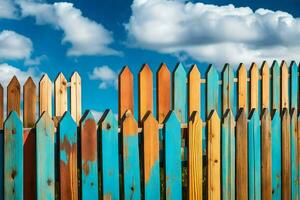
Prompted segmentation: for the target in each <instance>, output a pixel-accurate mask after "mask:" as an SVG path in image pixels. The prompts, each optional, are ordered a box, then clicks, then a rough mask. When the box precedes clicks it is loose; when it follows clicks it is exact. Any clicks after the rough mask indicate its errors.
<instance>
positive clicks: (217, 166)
mask: <svg viewBox="0 0 300 200" xmlns="http://www.w3.org/2000/svg"><path fill="white" fill-rule="evenodd" d="M220 131H221V130H220V119H219V116H218V113H217V112H216V111H215V110H212V111H211V113H210V115H209V117H208V132H207V138H208V141H207V143H208V144H207V162H208V163H207V170H208V171H207V177H208V183H207V184H208V186H207V187H208V192H207V193H208V194H207V197H208V199H209V200H218V199H221V133H220Z"/></svg>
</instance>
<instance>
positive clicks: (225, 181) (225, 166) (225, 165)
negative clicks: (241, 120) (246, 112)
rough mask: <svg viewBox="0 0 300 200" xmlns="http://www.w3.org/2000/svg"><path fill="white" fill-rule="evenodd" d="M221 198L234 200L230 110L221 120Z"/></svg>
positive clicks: (233, 124)
mask: <svg viewBox="0 0 300 200" xmlns="http://www.w3.org/2000/svg"><path fill="white" fill-rule="evenodd" d="M221 137H222V139H221V142H222V156H221V158H222V160H221V161H222V165H221V167H222V197H223V198H224V199H228V200H230V199H232V200H234V199H235V122H234V116H233V114H232V111H231V110H230V109H227V111H226V112H225V114H224V118H223V120H222V136H221Z"/></svg>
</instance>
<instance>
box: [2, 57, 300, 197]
mask: <svg viewBox="0 0 300 200" xmlns="http://www.w3.org/2000/svg"><path fill="white" fill-rule="evenodd" d="M298 68H299V66H298V65H297V64H296V63H295V62H292V63H291V64H290V65H289V66H287V64H286V63H285V62H282V63H281V66H279V65H278V63H277V62H274V63H273V64H272V66H271V68H269V66H268V64H267V63H266V62H264V63H263V64H262V66H261V68H260V69H259V67H258V66H257V65H256V64H252V66H251V68H250V70H249V74H248V70H247V69H246V67H245V66H244V65H243V64H241V65H240V67H239V68H238V70H237V72H235V71H234V70H233V69H232V68H231V67H230V66H229V65H226V66H225V67H224V69H223V71H222V73H221V74H220V73H219V72H218V70H217V69H216V68H215V67H213V66H210V67H209V69H208V71H207V73H206V75H205V76H203V77H205V78H201V75H200V72H199V71H198V69H197V66H195V65H194V66H192V68H191V70H190V71H189V73H188V75H187V74H186V72H185V68H184V67H183V65H182V64H178V66H177V67H176V68H175V70H174V72H173V76H172V78H171V73H170V71H169V70H168V68H167V66H166V65H165V64H163V65H162V66H161V67H160V68H159V70H158V72H157V77H156V81H157V83H156V90H154V89H153V85H154V84H153V79H154V78H153V74H152V71H151V69H150V68H149V66H148V65H144V66H143V67H142V69H141V71H140V73H139V76H138V95H137V96H138V119H137V120H136V119H135V118H134V112H135V109H134V108H135V107H134V99H135V98H134V97H135V95H134V77H133V74H132V73H131V71H130V70H129V68H128V67H124V68H123V70H122V71H121V73H120V75H119V117H118V118H119V120H117V119H116V118H115V116H114V114H113V113H112V111H110V110H106V111H105V112H104V114H103V116H102V118H101V119H100V122H99V123H97V122H96V121H95V119H94V117H93V115H92V113H91V112H90V111H86V112H85V113H84V115H83V116H81V81H80V76H79V75H78V74H77V73H74V74H73V75H72V77H71V81H70V83H68V81H67V80H66V78H65V77H64V76H63V75H62V74H60V75H59V76H58V77H57V79H56V80H55V83H54V88H55V90H54V100H55V101H54V104H53V103H52V83H51V81H50V80H49V78H48V76H47V75H44V76H43V77H42V79H41V81H40V83H39V95H36V86H35V84H34V82H33V80H32V79H31V78H29V79H28V80H27V81H26V83H25V84H24V87H23V101H21V98H20V96H21V95H20V94H21V91H20V84H19V82H18V80H17V78H16V77H14V78H13V79H12V81H11V82H10V84H9V85H8V87H7V113H8V116H7V118H6V121H5V122H4V125H3V131H2V132H0V148H1V149H3V151H0V160H2V161H3V162H0V172H1V173H0V194H1V195H0V199H3V198H4V199H55V198H58V199H63V200H69V199H98V198H99V199H141V198H143V199H159V198H161V199H202V198H203V199H211V200H215V199H221V198H222V199H271V198H272V199H299V198H300V185H299V182H300V180H299V179H300V177H299V176H300V165H299V162H300V153H299V151H298V150H299V149H300V133H299V130H300V129H299V128H298V126H300V117H298V110H299V109H298V108H299V98H298V96H299V72H298ZM220 76H222V78H220ZM69 87H70V92H69V90H68V88H69ZM154 91H156V104H155V102H154V100H153V99H154V98H153V97H154V96H155V95H154ZM69 93H70V95H69ZM69 96H70V102H71V103H70V104H68V98H69ZM37 99H38V100H39V101H38V103H37ZM3 102H4V97H3V88H2V87H1V90H0V116H2V117H1V118H0V122H1V123H0V124H1V125H2V123H3V115H4V114H3V113H4V112H3ZM21 102H23V104H22V105H23V120H22V121H21V119H20V118H21V117H20V110H21V106H20V105H21ZM52 104H53V105H54V110H55V112H54V116H53V117H52V113H53V111H52ZM37 105H39V114H38V115H37V112H36V107H37ZM69 107H70V109H69ZM154 107H156V110H157V111H156V113H155V112H154V110H153V108H154ZM68 110H69V111H68ZM37 116H39V117H37ZM36 118H38V120H37V122H36ZM35 122H36V123H35ZM2 172H3V173H2ZM1 176H2V177H1ZM2 194H3V195H2Z"/></svg>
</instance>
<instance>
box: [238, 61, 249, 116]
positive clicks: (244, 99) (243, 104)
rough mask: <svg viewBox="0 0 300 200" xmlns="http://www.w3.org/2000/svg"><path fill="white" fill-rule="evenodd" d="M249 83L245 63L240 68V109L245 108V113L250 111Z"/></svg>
mask: <svg viewBox="0 0 300 200" xmlns="http://www.w3.org/2000/svg"><path fill="white" fill-rule="evenodd" d="M247 85H248V84H247V69H246V66H245V65H244V64H240V66H239V68H238V109H241V108H243V109H244V111H245V113H247V112H248V86H247Z"/></svg>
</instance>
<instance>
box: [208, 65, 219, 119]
mask: <svg viewBox="0 0 300 200" xmlns="http://www.w3.org/2000/svg"><path fill="white" fill-rule="evenodd" d="M206 76H207V78H206V79H207V80H206V81H207V85H206V96H207V100H206V115H207V116H208V114H209V113H210V112H211V111H212V110H216V111H217V113H218V114H220V112H219V108H220V107H219V74H218V71H217V69H216V68H215V67H214V66H213V65H211V66H210V67H209V69H208V72H207V75H206Z"/></svg>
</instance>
